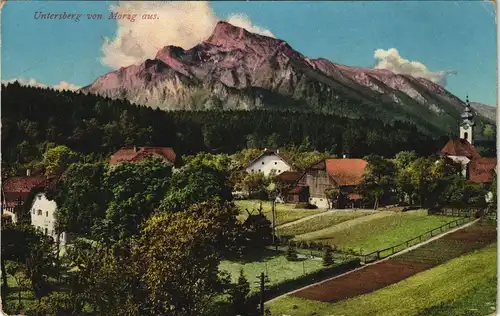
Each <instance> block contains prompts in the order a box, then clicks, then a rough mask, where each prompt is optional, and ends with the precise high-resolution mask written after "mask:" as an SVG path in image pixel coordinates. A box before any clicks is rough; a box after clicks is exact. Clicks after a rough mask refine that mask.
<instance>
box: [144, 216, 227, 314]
mask: <svg viewBox="0 0 500 316" xmlns="http://www.w3.org/2000/svg"><path fill="white" fill-rule="evenodd" d="M217 225H218V223H216V222H215V221H214V220H212V219H210V218H206V217H204V216H203V215H202V214H200V213H198V212H178V213H162V214H157V215H154V216H153V217H152V218H150V219H149V220H148V221H147V222H146V224H145V226H144V228H143V230H142V234H141V237H140V238H139V240H138V245H137V247H136V248H135V250H134V256H135V258H137V259H136V260H137V262H140V263H141V264H140V267H139V273H140V274H141V275H142V277H141V280H142V282H143V284H144V288H145V289H146V293H147V296H146V302H147V304H148V305H149V306H150V307H151V309H150V313H151V314H153V315H166V314H168V315H172V316H177V315H179V316H181V315H182V316H190V315H192V316H195V315H203V314H204V312H205V311H207V307H208V306H210V304H211V302H212V300H213V298H214V297H215V296H216V295H218V294H219V293H221V291H222V290H223V288H224V284H226V282H227V280H221V278H220V275H219V273H218V266H219V263H220V253H219V251H218V250H217V249H218V246H217V245H216V244H215V243H216V240H217V238H216V236H217V234H218V232H219V231H218V229H214V228H215V227H217ZM226 285H227V284H226Z"/></svg>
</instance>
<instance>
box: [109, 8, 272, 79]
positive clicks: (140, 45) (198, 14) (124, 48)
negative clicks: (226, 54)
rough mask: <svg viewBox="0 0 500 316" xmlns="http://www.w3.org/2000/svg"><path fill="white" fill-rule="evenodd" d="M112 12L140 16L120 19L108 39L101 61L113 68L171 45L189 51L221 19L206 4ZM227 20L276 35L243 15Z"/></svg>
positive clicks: (112, 9) (205, 36)
mask: <svg viewBox="0 0 500 316" xmlns="http://www.w3.org/2000/svg"><path fill="white" fill-rule="evenodd" d="M110 11H111V12H113V13H115V12H117V13H134V14H137V15H136V17H135V19H134V21H133V22H132V20H129V19H120V20H117V31H116V37H115V38H114V39H109V38H105V39H104V43H103V46H102V52H103V57H102V59H101V62H102V64H103V65H106V66H109V67H111V68H113V69H118V68H120V67H126V66H130V65H132V64H138V63H140V62H142V61H143V60H145V59H147V58H154V56H155V55H156V53H157V52H158V50H160V49H161V48H163V47H164V46H167V45H175V46H180V47H182V48H184V49H189V48H191V47H193V46H195V45H196V44H198V43H200V42H202V41H204V40H206V39H207V38H208V37H209V36H210V34H212V31H213V29H214V28H215V25H216V24H217V21H219V20H221V19H220V18H219V17H217V16H216V15H215V13H214V11H213V10H212V8H211V7H210V4H209V3H208V2H205V1H187V2H177V1H165V2H160V1H158V2H153V1H151V2H149V1H141V2H132V1H131V2H128V1H123V2H119V3H118V4H117V5H111V6H110ZM143 14H156V15H157V17H158V18H157V19H154V20H149V19H142V15H143ZM224 20H226V21H228V22H229V23H231V24H233V25H236V26H239V27H243V28H245V29H247V30H248V31H250V32H254V33H258V34H262V35H266V36H273V34H272V33H271V32H270V31H269V30H267V29H264V28H261V27H259V26H256V25H254V24H253V23H252V22H251V21H250V19H249V18H248V17H247V16H246V15H243V14H239V13H234V14H231V15H229V16H228V17H227V18H225V19H224Z"/></svg>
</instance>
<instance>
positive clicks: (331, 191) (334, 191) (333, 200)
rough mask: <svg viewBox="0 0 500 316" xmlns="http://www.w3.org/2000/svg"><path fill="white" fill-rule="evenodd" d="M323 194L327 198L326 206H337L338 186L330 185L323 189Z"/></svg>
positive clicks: (339, 193)
mask: <svg viewBox="0 0 500 316" xmlns="http://www.w3.org/2000/svg"><path fill="white" fill-rule="evenodd" d="M325 196H326V198H327V200H328V206H329V207H328V208H338V207H339V202H340V198H341V192H340V188H339V187H331V188H328V189H326V190H325Z"/></svg>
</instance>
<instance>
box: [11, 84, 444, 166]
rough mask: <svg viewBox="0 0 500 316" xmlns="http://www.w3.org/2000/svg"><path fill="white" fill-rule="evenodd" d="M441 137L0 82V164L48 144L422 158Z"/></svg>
mask: <svg viewBox="0 0 500 316" xmlns="http://www.w3.org/2000/svg"><path fill="white" fill-rule="evenodd" d="M443 136H444V137H443ZM446 138H447V136H446V135H425V134H423V133H421V132H419V131H418V129H417V127H416V126H414V125H411V124H409V123H403V122H397V121H396V122H395V123H392V124H384V123H382V122H381V121H378V120H374V119H371V120H368V119H347V118H343V117H340V116H336V115H326V114H313V113H298V112H291V111H270V110H267V111H264V110H254V111H244V110H240V111H175V112H165V111H161V110H158V109H152V108H150V107H145V106H137V105H133V104H130V103H129V102H128V101H122V100H111V99H106V98H102V97H98V96H95V95H84V94H81V93H74V92H60V91H54V90H50V89H41V88H34V87H23V86H20V85H18V84H17V83H16V84H10V85H8V86H2V152H3V155H2V158H3V160H2V164H3V167H6V166H15V165H19V164H25V163H29V162H32V161H36V160H40V158H41V155H42V154H43V153H44V152H45V150H46V148H47V145H49V144H51V143H55V144H62V145H67V146H69V147H70V148H71V149H73V150H74V151H77V152H80V153H83V154H92V155H94V156H101V157H105V156H106V155H108V154H110V153H111V152H113V151H115V150H117V149H118V148H120V147H122V146H131V145H155V146H172V147H174V149H175V150H176V152H177V153H179V154H193V153H196V152H200V151H208V152H221V153H222V152H223V153H234V152H235V151H238V150H241V149H243V148H247V147H249V148H263V147H284V148H285V147H286V148H296V149H297V150H299V149H300V150H302V151H309V150H318V151H327V152H329V153H331V154H334V155H341V154H343V153H349V154H350V156H353V157H360V156H364V155H367V154H378V155H382V156H386V157H389V156H393V155H394V154H395V153H397V152H399V151H402V150H415V151H416V152H417V153H418V154H420V155H428V154H431V153H434V152H436V151H437V150H439V149H440V148H441V146H443V144H444V143H445V141H446Z"/></svg>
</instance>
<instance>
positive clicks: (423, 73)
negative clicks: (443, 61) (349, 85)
mask: <svg viewBox="0 0 500 316" xmlns="http://www.w3.org/2000/svg"><path fill="white" fill-rule="evenodd" d="M374 57H375V59H377V65H376V66H375V68H376V69H387V70H390V71H392V72H394V73H397V74H404V75H410V76H413V77H422V78H425V79H428V80H430V81H432V82H434V83H437V84H439V85H441V86H445V85H446V79H447V78H448V76H449V75H451V74H456V72H454V71H450V70H443V71H431V70H429V68H427V66H425V65H424V64H423V63H421V62H419V61H410V60H408V59H405V58H403V57H401V55H399V52H398V50H397V49H395V48H390V49H388V50H385V49H377V50H376V51H375V53H374Z"/></svg>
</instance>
